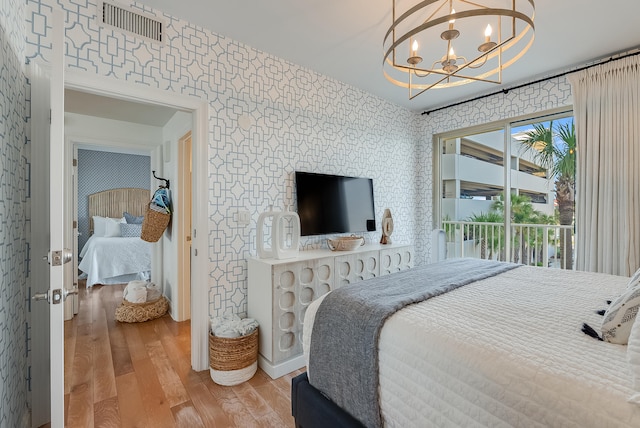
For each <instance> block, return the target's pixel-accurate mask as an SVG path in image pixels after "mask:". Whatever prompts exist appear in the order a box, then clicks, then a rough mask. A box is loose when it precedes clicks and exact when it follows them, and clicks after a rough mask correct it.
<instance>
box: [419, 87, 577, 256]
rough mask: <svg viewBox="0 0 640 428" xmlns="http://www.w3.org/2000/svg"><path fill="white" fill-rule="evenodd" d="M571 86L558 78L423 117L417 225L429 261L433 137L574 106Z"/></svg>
mask: <svg viewBox="0 0 640 428" xmlns="http://www.w3.org/2000/svg"><path fill="white" fill-rule="evenodd" d="M572 103H573V101H572V98H571V86H570V84H569V82H568V81H567V79H566V77H564V76H563V77H556V78H552V79H548V80H545V81H543V82H540V83H535V84H531V85H528V86H525V87H522V88H519V89H514V90H510V91H508V92H507V94H503V93H500V94H496V95H492V96H489V97H486V98H483V99H480V100H478V101H474V102H469V103H464V104H461V105H459V106H455V107H451V108H448V109H446V110H440V111H437V112H434V113H431V114H429V115H423V116H422V117H421V119H420V121H419V131H418V135H419V140H418V150H419V153H418V156H417V158H418V159H419V160H418V162H419V166H418V170H419V171H421V174H419V175H417V176H416V183H415V185H416V188H417V189H421V190H420V191H418V192H416V195H417V197H418V199H417V200H416V201H415V204H416V207H417V211H416V220H415V221H416V224H419V225H422V226H424V229H423V230H419V231H417V233H416V240H415V243H414V244H415V246H416V252H417V253H418V254H421V255H422V256H423V257H427V258H426V259H425V260H429V257H430V252H431V226H432V224H433V212H432V208H433V198H432V196H433V194H432V188H433V179H432V177H433V169H432V156H433V136H434V135H437V134H441V133H443V132H448V131H455V130H457V129H463V128H467V127H471V126H475V125H482V124H485V123H489V122H494V121H498V120H505V119H511V118H515V117H518V116H524V115H529V114H534V113H538V112H544V111H546V110H551V109H554V108H558V107H565V106H571V105H572Z"/></svg>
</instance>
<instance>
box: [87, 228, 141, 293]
mask: <svg viewBox="0 0 640 428" xmlns="http://www.w3.org/2000/svg"><path fill="white" fill-rule="evenodd" d="M151 245H152V244H151V243H150V242H146V241H143V240H142V239H140V237H122V236H118V237H99V236H95V235H93V236H91V237H90V238H89V240H88V241H87V242H86V244H85V245H84V247H83V248H82V251H81V252H80V257H82V260H81V261H80V264H79V265H78V268H79V269H80V270H81V271H82V272H84V273H85V274H86V275H87V287H93V286H94V285H95V284H103V285H107V284H125V283H127V282H129V281H132V280H134V279H142V280H148V279H149V277H150V274H151Z"/></svg>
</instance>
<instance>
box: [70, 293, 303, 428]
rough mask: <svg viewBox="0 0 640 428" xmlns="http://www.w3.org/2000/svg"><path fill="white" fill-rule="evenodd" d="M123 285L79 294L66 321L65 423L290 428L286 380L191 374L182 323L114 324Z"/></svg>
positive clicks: (186, 334) (185, 326)
mask: <svg viewBox="0 0 640 428" xmlns="http://www.w3.org/2000/svg"><path fill="white" fill-rule="evenodd" d="M123 289H124V285H115V286H114V285H109V286H95V287H93V289H86V288H82V287H81V289H80V293H79V296H80V310H79V313H78V315H76V316H75V317H74V318H73V319H72V320H70V321H66V322H65V420H66V426H67V427H69V428H76V427H82V428H86V427H153V428H156V427H189V428H193V427H243V428H246V427H293V426H294V422H293V418H292V417H291V402H290V388H291V379H292V378H293V377H294V376H296V375H298V374H299V373H301V372H302V370H298V371H296V372H294V373H291V374H289V375H287V376H284V377H282V378H279V379H276V380H273V379H271V378H270V377H269V376H268V375H267V374H265V373H264V372H263V371H262V370H260V369H258V372H257V373H256V375H255V376H254V377H253V378H252V379H251V380H249V381H248V382H245V383H242V384H240V385H238V386H233V387H225V386H220V385H217V384H216V383H214V382H213V381H212V380H211V377H210V375H209V371H208V370H205V371H202V372H195V371H193V370H192V369H191V357H190V340H191V339H190V324H189V321H185V322H174V321H173V320H172V319H171V317H170V316H169V315H165V316H164V317H162V318H159V319H156V320H153V321H147V322H144V323H133V324H126V323H119V322H118V321H116V320H115V319H114V315H115V308H116V307H117V305H118V304H119V303H120V302H121V301H122V290H123Z"/></svg>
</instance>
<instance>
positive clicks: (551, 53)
mask: <svg viewBox="0 0 640 428" xmlns="http://www.w3.org/2000/svg"><path fill="white" fill-rule="evenodd" d="M138 2H139V3H143V4H146V5H148V6H151V7H153V8H155V9H157V10H160V11H163V12H166V13H168V14H170V15H172V16H175V17H179V18H183V19H185V20H187V21H189V22H191V23H193V24H196V25H199V26H202V27H204V28H208V29H210V30H211V31H213V32H215V33H218V34H221V35H224V36H228V37H230V38H232V39H234V40H237V41H240V42H243V43H246V44H247V45H249V46H251V47H254V48H256V49H259V50H262V51H264V52H267V53H270V54H273V55H275V56H278V57H280V58H283V59H286V60H289V61H291V62H293V63H295V64H299V65H302V66H304V67H308V68H310V69H312V70H315V71H317V72H319V73H322V74H324V75H327V76H331V77H333V78H336V79H338V80H340V81H343V82H346V83H349V84H351V85H353V86H356V87H358V88H361V89H363V90H365V91H367V92H369V93H372V94H374V95H377V96H379V97H381V98H384V99H387V100H389V101H391V102H394V103H396V104H400V105H403V106H405V107H407V108H409V109H412V110H415V111H423V110H428V109H432V108H434V107H440V106H443V105H448V104H450V103H453V102H456V101H460V100H464V99H469V98H472V97H475V96H477V95H481V94H485V93H491V92H494V91H496V90H498V89H500V88H503V87H506V88H509V87H512V86H515V85H517V84H520V83H523V82H526V81H531V80H534V79H537V78H541V77H545V76H550V75H553V74H556V73H558V72H562V71H566V70H568V69H571V68H574V67H577V66H580V65H583V64H585V63H589V62H591V61H593V60H596V59H600V58H605V57H608V56H610V55H611V54H614V53H618V52H623V51H628V50H631V49H634V48H636V47H640V28H639V24H638V22H640V21H638V16H640V1H638V0H610V1H603V0H535V3H536V16H535V27H536V32H535V41H534V44H533V46H532V48H531V49H530V50H529V51H528V52H527V53H526V55H525V56H524V58H522V59H521V60H520V61H519V62H517V63H516V64H514V65H513V66H511V67H509V68H508V69H507V70H505V72H504V73H503V84H502V85H501V86H496V85H495V84H490V83H482V82H476V83H471V84H468V85H463V86H460V87H456V88H446V89H439V90H430V91H428V92H426V93H424V94H422V95H420V96H419V97H417V98H415V99H413V100H411V101H409V99H408V93H407V90H406V89H403V88H400V87H397V86H394V85H393V84H391V83H389V82H388V81H387V80H386V79H385V78H384V76H383V75H382V40H383V37H384V34H385V32H386V30H387V28H388V27H389V25H390V24H391V1H390V0H373V1H372V0H269V1H265V0H182V1H175V0H138Z"/></svg>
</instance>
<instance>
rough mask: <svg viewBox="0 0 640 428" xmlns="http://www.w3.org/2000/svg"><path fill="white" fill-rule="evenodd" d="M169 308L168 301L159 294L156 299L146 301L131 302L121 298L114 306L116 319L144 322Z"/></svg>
mask: <svg viewBox="0 0 640 428" xmlns="http://www.w3.org/2000/svg"><path fill="white" fill-rule="evenodd" d="M167 310H169V301H168V300H167V298H166V297H164V296H160V297H159V298H158V299H156V300H152V301H151V302H146V303H131V302H129V301H128V300H122V303H120V306H118V307H117V308H116V320H118V321H120V322H145V321H149V320H153V319H156V318H160V317H161V316H163V315H164V314H166V313H167Z"/></svg>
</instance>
